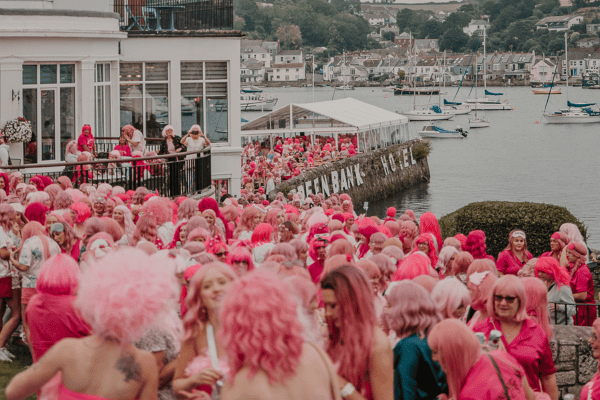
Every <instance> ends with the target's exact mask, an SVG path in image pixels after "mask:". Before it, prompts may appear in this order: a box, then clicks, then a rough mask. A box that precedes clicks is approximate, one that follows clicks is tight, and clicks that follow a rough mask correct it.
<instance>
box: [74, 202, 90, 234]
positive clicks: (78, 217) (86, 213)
mask: <svg viewBox="0 0 600 400" xmlns="http://www.w3.org/2000/svg"><path fill="white" fill-rule="evenodd" d="M91 215H92V211H91V209H90V208H89V207H88V206H87V205H86V204H85V203H82V202H76V203H74V204H73V205H71V220H72V221H73V229H74V230H75V233H77V236H79V237H83V235H84V233H85V227H84V224H85V221H86V220H87V219H88V218H90V217H91Z"/></svg>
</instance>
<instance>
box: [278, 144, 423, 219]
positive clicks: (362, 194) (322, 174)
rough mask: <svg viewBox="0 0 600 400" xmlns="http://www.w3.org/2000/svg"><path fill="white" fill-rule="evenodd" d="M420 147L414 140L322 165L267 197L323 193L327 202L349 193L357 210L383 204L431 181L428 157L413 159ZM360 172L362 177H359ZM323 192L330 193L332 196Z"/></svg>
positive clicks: (282, 184)
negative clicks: (366, 204) (370, 203)
mask: <svg viewBox="0 0 600 400" xmlns="http://www.w3.org/2000/svg"><path fill="white" fill-rule="evenodd" d="M420 143H421V141H420V140H412V141H409V142H406V143H402V144H396V145H392V146H388V147H386V148H384V149H379V150H375V151H371V152H367V153H364V154H359V155H356V156H354V157H350V158H346V159H343V160H340V161H335V162H332V163H328V164H324V165H321V166H319V167H316V168H313V169H311V170H309V171H306V172H304V173H302V175H300V176H297V177H295V178H292V179H290V180H287V181H284V182H282V183H280V184H279V185H277V186H276V187H275V190H273V191H271V192H270V193H269V194H268V195H269V199H270V200H271V201H273V200H275V197H276V195H277V192H283V193H284V194H285V195H287V193H288V192H290V191H291V190H296V192H303V193H304V194H305V195H307V194H308V193H323V194H324V195H325V198H327V197H329V195H331V194H333V193H348V194H349V195H350V197H351V198H352V201H353V203H354V204H355V207H356V206H357V205H362V203H363V202H365V201H376V200H380V199H382V198H384V197H386V196H388V195H390V194H393V193H396V192H399V191H400V190H402V189H405V188H407V187H409V186H412V185H415V184H417V183H421V182H428V181H429V177H430V172H429V164H428V162H427V157H425V158H423V159H420V160H417V159H415V157H414V155H413V147H415V146H418V145H420ZM357 172H359V174H360V176H357V175H356V173H357ZM344 180H345V181H344ZM342 182H345V185H344V184H342ZM325 186H327V188H325ZM344 186H347V187H346V188H345V187H344ZM324 189H328V191H329V193H328V192H327V190H324Z"/></svg>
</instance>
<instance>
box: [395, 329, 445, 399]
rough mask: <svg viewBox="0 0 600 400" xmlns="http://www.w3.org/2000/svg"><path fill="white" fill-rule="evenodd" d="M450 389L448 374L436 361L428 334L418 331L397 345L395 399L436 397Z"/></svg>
mask: <svg viewBox="0 0 600 400" xmlns="http://www.w3.org/2000/svg"><path fill="white" fill-rule="evenodd" d="M441 393H448V385H447V383H446V375H445V374H444V372H443V371H442V368H441V367H440V366H439V364H438V363H437V362H435V361H433V359H432V356H431V349H430V348H429V345H428V344H427V338H423V339H421V338H420V337H419V336H418V335H417V334H416V333H415V334H413V335H410V336H408V337H406V338H404V339H402V340H400V341H399V342H398V344H396V347H394V399H395V400H413V399H415V400H416V399H424V400H425V399H427V400H429V399H435V398H436V397H437V396H438V395H439V394H441Z"/></svg>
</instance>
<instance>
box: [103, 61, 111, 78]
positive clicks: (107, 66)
mask: <svg viewBox="0 0 600 400" xmlns="http://www.w3.org/2000/svg"><path fill="white" fill-rule="evenodd" d="M104 82H110V64H104Z"/></svg>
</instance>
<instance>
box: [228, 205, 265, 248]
mask: <svg viewBox="0 0 600 400" xmlns="http://www.w3.org/2000/svg"><path fill="white" fill-rule="evenodd" d="M261 220H262V215H261V212H260V211H259V210H258V208H256V207H254V206H249V207H246V208H245V209H244V211H243V212H242V215H241V217H240V223H239V225H238V227H237V228H236V230H235V232H234V233H233V237H234V238H236V239H239V240H245V239H250V237H252V231H254V229H255V228H256V227H257V226H258V224H260V221H261Z"/></svg>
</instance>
